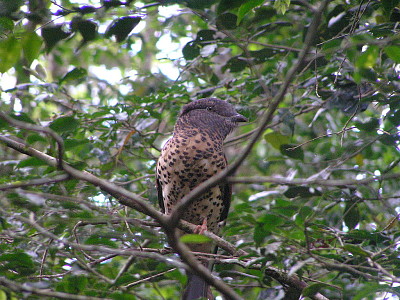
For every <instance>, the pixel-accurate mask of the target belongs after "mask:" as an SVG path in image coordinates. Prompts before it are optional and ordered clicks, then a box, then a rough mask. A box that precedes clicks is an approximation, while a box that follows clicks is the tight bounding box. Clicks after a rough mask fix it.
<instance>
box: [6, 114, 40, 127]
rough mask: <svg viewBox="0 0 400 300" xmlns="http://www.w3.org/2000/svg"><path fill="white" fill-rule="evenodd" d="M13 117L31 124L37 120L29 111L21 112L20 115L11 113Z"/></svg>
mask: <svg viewBox="0 0 400 300" xmlns="http://www.w3.org/2000/svg"><path fill="white" fill-rule="evenodd" d="M10 116H11V117H12V118H13V119H15V120H18V121H22V122H26V123H30V124H35V122H34V121H33V120H32V119H31V118H30V116H29V115H28V114H27V113H23V112H22V113H19V114H18V115H10Z"/></svg>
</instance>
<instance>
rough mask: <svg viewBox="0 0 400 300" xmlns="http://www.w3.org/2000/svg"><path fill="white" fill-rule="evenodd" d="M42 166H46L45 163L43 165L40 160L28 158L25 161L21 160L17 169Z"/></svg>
mask: <svg viewBox="0 0 400 300" xmlns="http://www.w3.org/2000/svg"><path fill="white" fill-rule="evenodd" d="M44 165H46V163H44V162H43V161H42V160H40V159H38V158H36V157H29V158H27V159H24V160H21V161H20V162H19V164H18V165H17V168H25V167H38V166H44Z"/></svg>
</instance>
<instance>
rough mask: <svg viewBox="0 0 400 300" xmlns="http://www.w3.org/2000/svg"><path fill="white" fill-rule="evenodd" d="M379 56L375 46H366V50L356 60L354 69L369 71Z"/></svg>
mask: <svg viewBox="0 0 400 300" xmlns="http://www.w3.org/2000/svg"><path fill="white" fill-rule="evenodd" d="M378 55H379V48H378V47H377V46H374V45H372V46H368V48H367V50H365V51H364V52H362V53H361V55H359V56H358V58H357V60H356V64H355V65H356V67H357V68H359V69H369V68H373V67H374V66H375V65H376V62H377V60H378Z"/></svg>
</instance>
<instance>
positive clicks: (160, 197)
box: [156, 163, 165, 214]
mask: <svg viewBox="0 0 400 300" xmlns="http://www.w3.org/2000/svg"><path fill="white" fill-rule="evenodd" d="M157 169H158V163H157V167H156V188H157V196H158V205H160V208H161V212H162V213H163V214H165V206H164V198H163V194H162V187H161V183H160V180H159V178H158V172H157V171H158V170H157Z"/></svg>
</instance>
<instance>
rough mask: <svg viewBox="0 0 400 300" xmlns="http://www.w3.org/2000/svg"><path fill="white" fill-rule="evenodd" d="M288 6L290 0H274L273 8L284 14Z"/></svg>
mask: <svg viewBox="0 0 400 300" xmlns="http://www.w3.org/2000/svg"><path fill="white" fill-rule="evenodd" d="M289 6H290V0H275V2H274V8H275V9H276V10H277V11H278V12H280V13H281V14H282V15H284V14H285V13H286V11H287V9H288V8H289Z"/></svg>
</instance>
